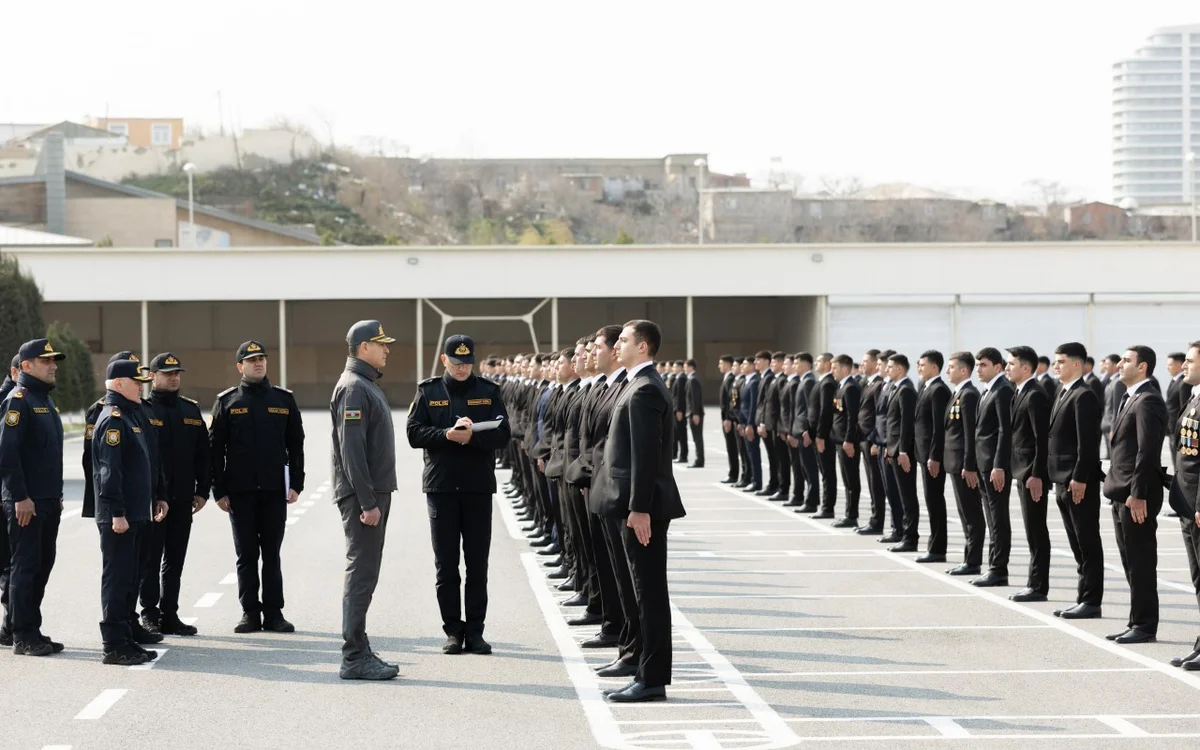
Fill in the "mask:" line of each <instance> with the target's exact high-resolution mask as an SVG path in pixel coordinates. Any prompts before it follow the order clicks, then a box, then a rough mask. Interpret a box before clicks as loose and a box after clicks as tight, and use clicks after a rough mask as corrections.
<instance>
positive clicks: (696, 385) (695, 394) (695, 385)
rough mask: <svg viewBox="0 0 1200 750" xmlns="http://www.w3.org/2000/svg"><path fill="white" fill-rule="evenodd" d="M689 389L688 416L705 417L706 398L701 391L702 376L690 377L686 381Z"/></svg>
mask: <svg viewBox="0 0 1200 750" xmlns="http://www.w3.org/2000/svg"><path fill="white" fill-rule="evenodd" d="M686 387H687V410H686V413H687V416H688V417H693V416H703V415H704V396H703V395H702V393H701V391H700V376H699V375H688V376H687V381H686Z"/></svg>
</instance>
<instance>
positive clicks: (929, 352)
mask: <svg viewBox="0 0 1200 750" xmlns="http://www.w3.org/2000/svg"><path fill="white" fill-rule="evenodd" d="M921 359H927V360H929V361H930V362H932V363H933V364H935V365H937V368H938V371H939V372H940V371H941V369H942V368H943V367H945V366H946V358H945V357H943V356H942V353H941V352H939V351H938V350H937V349H926V350H925V351H924V352H922V353H921Z"/></svg>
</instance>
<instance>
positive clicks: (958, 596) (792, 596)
mask: <svg viewBox="0 0 1200 750" xmlns="http://www.w3.org/2000/svg"><path fill="white" fill-rule="evenodd" d="M970 596H971V595H970V594H932V593H931V594H684V595H682V596H674V595H672V596H671V599H672V601H674V600H676V599H679V600H685V599H967V598H970ZM747 614H749V613H747Z"/></svg>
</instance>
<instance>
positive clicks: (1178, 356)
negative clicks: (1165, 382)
mask: <svg viewBox="0 0 1200 750" xmlns="http://www.w3.org/2000/svg"><path fill="white" fill-rule="evenodd" d="M1129 350H1130V351H1137V350H1136V349H1134V348H1133V347H1132V346H1131V347H1129ZM1167 359H1169V360H1171V361H1172V362H1178V363H1179V364H1181V365H1182V364H1183V361H1184V360H1185V359H1187V355H1186V354H1184V353H1183V352H1171V353H1170V354H1168V355H1167ZM1141 361H1142V358H1141V356H1140V355H1139V356H1138V362H1141ZM1146 374H1147V375H1149V374H1150V373H1146Z"/></svg>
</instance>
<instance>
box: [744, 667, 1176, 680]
mask: <svg viewBox="0 0 1200 750" xmlns="http://www.w3.org/2000/svg"><path fill="white" fill-rule="evenodd" d="M1153 671H1154V670H1152V669H1149V668H1147V667H1109V668H1104V667H1095V668H1071V667H1063V668H1062V669H897V670H892V671H889V670H886V669H870V670H853V669H849V670H833V671H827V672H742V674H743V675H744V676H745V677H747V678H748V679H752V680H753V679H756V678H762V679H768V678H771V679H774V678H776V677H922V676H926V675H928V676H931V677H939V676H952V675H985V674H1112V673H1120V672H1153Z"/></svg>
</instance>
